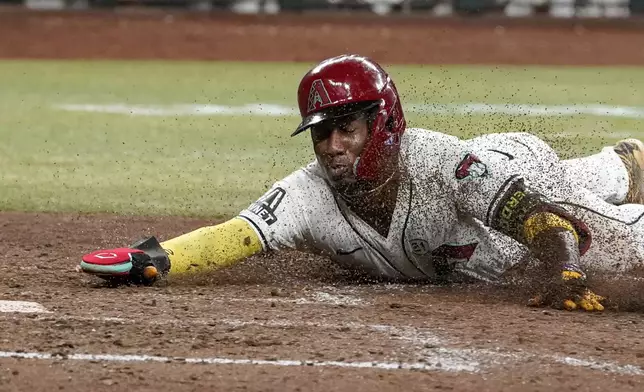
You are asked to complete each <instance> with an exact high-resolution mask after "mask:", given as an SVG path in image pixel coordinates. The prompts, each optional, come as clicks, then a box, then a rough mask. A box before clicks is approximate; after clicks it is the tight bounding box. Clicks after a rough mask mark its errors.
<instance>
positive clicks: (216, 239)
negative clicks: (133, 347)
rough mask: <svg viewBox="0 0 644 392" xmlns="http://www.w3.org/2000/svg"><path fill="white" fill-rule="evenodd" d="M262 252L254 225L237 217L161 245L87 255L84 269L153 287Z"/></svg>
mask: <svg viewBox="0 0 644 392" xmlns="http://www.w3.org/2000/svg"><path fill="white" fill-rule="evenodd" d="M262 249H263V248H262V243H261V240H260V238H259V236H258V235H257V233H256V232H255V230H253V228H252V227H251V224H250V223H249V222H248V221H246V220H245V219H243V218H240V217H236V218H233V219H231V220H229V221H227V222H224V223H221V224H219V225H215V226H207V227H202V228H200V229H197V230H195V231H192V232H189V233H186V234H183V235H181V236H179V237H176V238H172V239H169V240H167V241H164V242H161V243H159V242H158V240H157V239H156V238H155V237H151V238H146V239H144V240H141V241H138V242H136V243H134V244H132V245H131V246H130V247H127V248H115V249H103V250H98V251H95V252H92V253H89V254H87V255H85V256H83V260H82V262H81V264H80V268H81V270H82V271H84V272H86V273H90V274H93V275H96V276H99V277H102V278H104V279H106V280H111V281H124V282H131V283H136V284H151V283H154V282H155V281H156V280H157V279H158V277H159V275H162V276H163V275H166V274H170V275H178V274H182V273H189V272H198V271H207V270H215V269H219V268H223V267H227V266H230V265H232V264H235V263H236V262H239V261H241V260H243V259H245V258H247V257H249V256H252V255H254V254H256V253H259V252H261V251H262Z"/></svg>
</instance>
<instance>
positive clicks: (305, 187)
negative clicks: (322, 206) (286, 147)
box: [274, 161, 331, 204]
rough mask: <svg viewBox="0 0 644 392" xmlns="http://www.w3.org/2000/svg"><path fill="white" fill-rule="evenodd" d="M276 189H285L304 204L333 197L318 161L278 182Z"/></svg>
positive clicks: (275, 185)
mask: <svg viewBox="0 0 644 392" xmlns="http://www.w3.org/2000/svg"><path fill="white" fill-rule="evenodd" d="M274 187H279V188H282V189H284V191H285V192H287V193H288V194H289V195H290V196H292V197H294V198H296V199H298V201H300V202H302V203H304V204H306V203H307V202H311V201H313V200H316V199H320V198H321V197H324V196H330V195H331V190H330V189H329V186H328V184H327V183H326V181H324V177H323V174H322V170H321V169H320V166H319V164H318V163H317V161H313V162H310V163H309V164H307V165H306V166H304V167H301V168H299V169H297V170H295V171H293V172H292V173H290V174H289V175H287V176H286V177H284V178H283V179H281V180H279V181H277V182H276V183H275V184H274Z"/></svg>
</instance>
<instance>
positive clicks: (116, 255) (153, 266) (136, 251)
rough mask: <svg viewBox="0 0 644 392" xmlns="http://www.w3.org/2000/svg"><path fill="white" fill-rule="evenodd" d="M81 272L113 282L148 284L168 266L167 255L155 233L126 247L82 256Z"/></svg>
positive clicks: (165, 271) (168, 268) (163, 272)
mask: <svg viewBox="0 0 644 392" xmlns="http://www.w3.org/2000/svg"><path fill="white" fill-rule="evenodd" d="M80 269H81V271H83V272H86V273H88V274H92V275H95V276H98V277H100V278H103V279H105V280H107V281H110V282H113V283H134V284H144V285H149V284H152V283H154V282H155V281H156V280H157V279H158V278H159V277H160V276H163V275H165V274H167V273H168V271H169V270H170V259H169V258H168V255H167V254H166V252H165V250H164V249H163V248H162V247H161V245H160V244H159V241H157V239H156V238H155V237H150V238H146V239H143V240H141V241H138V242H136V243H134V244H132V246H130V247H128V248H115V249H103V250H97V251H94V252H92V253H88V254H86V255H84V256H83V258H82V261H81V263H80Z"/></svg>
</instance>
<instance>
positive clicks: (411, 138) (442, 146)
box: [401, 128, 462, 155]
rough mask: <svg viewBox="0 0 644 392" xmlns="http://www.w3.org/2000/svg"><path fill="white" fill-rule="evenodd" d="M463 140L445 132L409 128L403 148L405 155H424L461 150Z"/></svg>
mask: <svg viewBox="0 0 644 392" xmlns="http://www.w3.org/2000/svg"><path fill="white" fill-rule="evenodd" d="M461 144H462V140H461V139H459V138H458V137H456V136H453V135H448V134H446V133H443V132H438V131H432V130H429V129H423V128H409V129H407V130H406V131H405V133H404V134H403V137H402V140H401V147H402V151H403V153H407V154H418V153H421V154H424V155H427V153H428V152H430V153H436V152H440V151H444V150H446V149H447V150H454V149H458V148H461Z"/></svg>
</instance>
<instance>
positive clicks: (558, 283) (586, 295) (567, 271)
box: [528, 264, 605, 312]
mask: <svg viewBox="0 0 644 392" xmlns="http://www.w3.org/2000/svg"><path fill="white" fill-rule="evenodd" d="M603 300H605V298H604V297H602V296H600V295H597V294H595V293H593V292H592V291H590V290H589V289H588V287H587V286H586V274H585V273H584V272H583V271H582V270H581V268H579V267H578V266H577V265H574V264H566V265H564V267H563V268H562V270H561V275H560V277H558V278H556V279H554V280H553V282H551V283H550V284H548V285H546V287H545V290H544V292H543V293H541V294H539V295H537V296H535V297H533V298H532V299H531V300H530V301H529V303H528V305H530V306H543V305H551V306H553V307H555V308H558V309H566V310H575V309H583V310H585V311H588V312H593V311H599V312H600V311H602V310H604V306H603V305H602V303H601V302H602V301H603Z"/></svg>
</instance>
